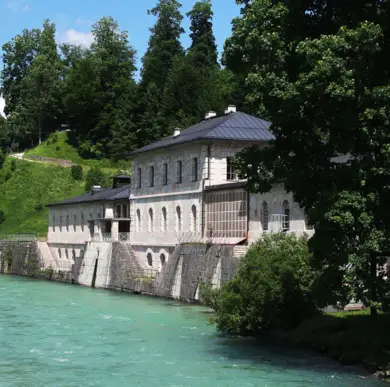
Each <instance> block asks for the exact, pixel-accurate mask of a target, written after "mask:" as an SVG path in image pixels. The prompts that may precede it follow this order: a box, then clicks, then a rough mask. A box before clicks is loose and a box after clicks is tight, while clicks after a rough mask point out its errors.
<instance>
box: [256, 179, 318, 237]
mask: <svg viewBox="0 0 390 387" xmlns="http://www.w3.org/2000/svg"><path fill="white" fill-rule="evenodd" d="M285 200H287V201H288V203H289V205H290V231H288V233H295V234H297V235H303V234H307V235H308V236H309V237H310V236H312V235H313V233H314V231H313V230H310V229H309V227H308V225H307V224H306V221H305V213H304V211H303V209H302V208H300V207H299V206H298V204H297V203H295V202H294V200H293V198H292V194H291V193H287V192H286V191H285V190H284V187H283V184H278V185H275V186H274V187H273V188H272V189H271V191H269V192H266V193H264V194H250V195H249V243H253V242H255V241H256V240H257V239H259V238H260V237H261V235H262V234H263V227H262V224H261V216H262V215H261V214H262V204H263V202H264V201H265V202H266V203H267V204H268V214H269V216H268V217H269V226H268V231H266V232H269V230H270V228H271V215H272V214H282V208H283V202H284V201H285Z"/></svg>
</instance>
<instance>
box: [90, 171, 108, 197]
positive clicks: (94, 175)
mask: <svg viewBox="0 0 390 387" xmlns="http://www.w3.org/2000/svg"><path fill="white" fill-rule="evenodd" d="M94 185H100V186H101V187H108V185H109V181H108V177H107V176H106V175H105V173H104V172H103V171H102V170H101V169H100V168H98V167H92V168H91V169H90V170H89V171H88V173H87V176H86V178H85V192H89V191H91V189H92V187H93V186H94Z"/></svg>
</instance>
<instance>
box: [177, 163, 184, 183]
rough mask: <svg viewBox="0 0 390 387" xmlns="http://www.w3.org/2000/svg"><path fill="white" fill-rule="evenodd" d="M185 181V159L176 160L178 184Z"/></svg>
mask: <svg viewBox="0 0 390 387" xmlns="http://www.w3.org/2000/svg"><path fill="white" fill-rule="evenodd" d="M182 183H183V160H177V161H176V184H182Z"/></svg>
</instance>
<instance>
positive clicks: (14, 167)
mask: <svg viewBox="0 0 390 387" xmlns="http://www.w3.org/2000/svg"><path fill="white" fill-rule="evenodd" d="M15 170H16V160H15V159H12V160H11V171H15Z"/></svg>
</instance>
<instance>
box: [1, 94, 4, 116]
mask: <svg viewBox="0 0 390 387" xmlns="http://www.w3.org/2000/svg"><path fill="white" fill-rule="evenodd" d="M4 108H5V101H4V98H3V96H2V95H0V116H3V117H4V118H5V113H4Z"/></svg>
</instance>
